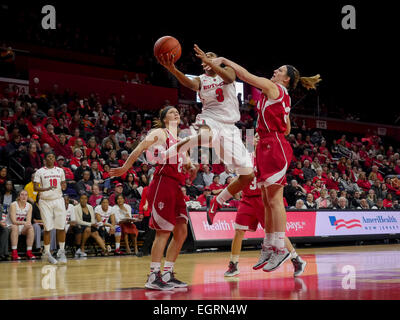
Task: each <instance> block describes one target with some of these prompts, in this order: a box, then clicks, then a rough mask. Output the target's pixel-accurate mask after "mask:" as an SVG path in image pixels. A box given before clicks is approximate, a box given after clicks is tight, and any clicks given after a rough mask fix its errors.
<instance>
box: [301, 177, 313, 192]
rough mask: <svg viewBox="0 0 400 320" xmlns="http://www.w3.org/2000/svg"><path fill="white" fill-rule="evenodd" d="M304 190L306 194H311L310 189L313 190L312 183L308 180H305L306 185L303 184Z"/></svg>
mask: <svg viewBox="0 0 400 320" xmlns="http://www.w3.org/2000/svg"><path fill="white" fill-rule="evenodd" d="M303 188H304V190H306V192H307V193H311V191H312V189H313V188H314V187H313V185H312V181H311V180H310V179H307V180H306V183H305V184H303Z"/></svg>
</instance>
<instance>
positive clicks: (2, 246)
mask: <svg viewBox="0 0 400 320" xmlns="http://www.w3.org/2000/svg"><path fill="white" fill-rule="evenodd" d="M9 238H10V230H9V229H8V228H5V227H3V226H0V256H7V255H8V239H9Z"/></svg>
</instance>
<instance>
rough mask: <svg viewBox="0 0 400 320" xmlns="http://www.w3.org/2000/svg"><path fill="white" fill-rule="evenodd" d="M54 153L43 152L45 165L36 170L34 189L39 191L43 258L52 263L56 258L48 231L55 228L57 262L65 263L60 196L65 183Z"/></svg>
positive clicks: (63, 204)
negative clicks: (42, 229) (57, 247)
mask: <svg viewBox="0 0 400 320" xmlns="http://www.w3.org/2000/svg"><path fill="white" fill-rule="evenodd" d="M55 160H56V158H55V155H54V153H53V152H48V153H46V154H45V166H44V167H42V168H40V169H39V170H38V171H36V174H35V179H34V180H33V182H34V190H35V191H38V192H40V200H39V209H40V215H41V217H42V220H43V226H44V232H43V242H44V256H43V257H44V258H45V259H46V258H47V261H48V262H50V263H52V264H57V260H56V259H55V258H54V257H53V256H52V255H51V253H50V231H51V230H52V229H54V228H55V229H56V230H57V241H58V244H59V247H60V248H59V250H58V252H57V258H58V262H60V263H66V262H67V258H66V256H65V224H66V214H67V211H66V209H65V202H64V199H63V196H62V185H65V183H66V181H65V173H64V170H63V169H61V168H58V167H55V166H54V163H55Z"/></svg>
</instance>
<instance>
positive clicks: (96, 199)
mask: <svg viewBox="0 0 400 320" xmlns="http://www.w3.org/2000/svg"><path fill="white" fill-rule="evenodd" d="M102 198H103V195H102V194H101V191H100V187H99V185H98V184H96V183H95V184H93V186H92V195H91V196H90V197H89V200H88V203H89V204H90V205H91V206H92V207H93V208H95V207H97V206H98V205H99V204H100V200H101V199H102Z"/></svg>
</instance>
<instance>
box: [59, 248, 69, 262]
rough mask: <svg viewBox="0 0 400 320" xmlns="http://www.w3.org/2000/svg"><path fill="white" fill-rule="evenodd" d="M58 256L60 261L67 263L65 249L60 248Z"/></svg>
mask: <svg viewBox="0 0 400 320" xmlns="http://www.w3.org/2000/svg"><path fill="white" fill-rule="evenodd" d="M57 258H58V262H59V263H67V257H66V256H65V250H62V249H60V250H58V252H57Z"/></svg>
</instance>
